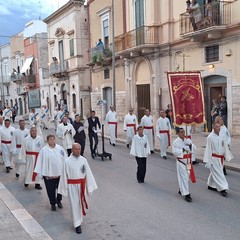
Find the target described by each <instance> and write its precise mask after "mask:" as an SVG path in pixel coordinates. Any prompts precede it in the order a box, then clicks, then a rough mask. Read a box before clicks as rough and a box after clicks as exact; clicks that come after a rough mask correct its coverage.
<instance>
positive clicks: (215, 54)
mask: <svg viewBox="0 0 240 240" xmlns="http://www.w3.org/2000/svg"><path fill="white" fill-rule="evenodd" d="M205 61H206V63H210V62H217V61H219V45H214V46H208V47H205Z"/></svg>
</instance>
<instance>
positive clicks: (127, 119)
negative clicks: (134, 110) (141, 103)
mask: <svg viewBox="0 0 240 240" xmlns="http://www.w3.org/2000/svg"><path fill="white" fill-rule="evenodd" d="M128 124H136V128H137V127H138V123H137V117H136V116H135V115H134V114H132V115H130V114H129V113H128V114H127V115H126V116H125V118H124V130H127V127H128V126H127V125H128Z"/></svg>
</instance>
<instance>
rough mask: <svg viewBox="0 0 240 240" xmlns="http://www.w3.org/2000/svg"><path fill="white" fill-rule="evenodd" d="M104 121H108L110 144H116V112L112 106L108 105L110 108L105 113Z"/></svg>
mask: <svg viewBox="0 0 240 240" xmlns="http://www.w3.org/2000/svg"><path fill="white" fill-rule="evenodd" d="M106 122H107V123H108V128H109V133H110V144H111V145H113V146H116V138H117V124H118V123H117V113H116V112H115V111H114V108H113V106H110V110H109V111H108V113H107V115H106Z"/></svg>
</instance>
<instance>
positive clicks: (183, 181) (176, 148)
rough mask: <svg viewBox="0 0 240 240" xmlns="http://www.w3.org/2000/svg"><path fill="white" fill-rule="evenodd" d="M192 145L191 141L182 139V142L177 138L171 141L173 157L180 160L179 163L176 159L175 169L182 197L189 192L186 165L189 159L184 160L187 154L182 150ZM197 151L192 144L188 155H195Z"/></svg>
mask: <svg viewBox="0 0 240 240" xmlns="http://www.w3.org/2000/svg"><path fill="white" fill-rule="evenodd" d="M190 144H192V141H191V139H187V138H184V140H182V139H181V138H180V137H178V138H177V139H176V140H174V141H173V146H172V152H173V155H174V156H176V157H177V158H180V161H181V162H180V161H179V160H178V159H177V161H176V167H177V177H178V185H179V189H180V191H181V194H182V196H186V195H188V194H189V193H190V192H189V172H188V170H187V164H188V163H190V159H188V158H186V157H185V158H184V155H186V154H187V152H185V151H183V148H184V147H186V146H188V145H190ZM196 150H197V148H196V146H195V145H194V144H192V149H191V151H190V152H189V153H192V154H193V153H195V152H196Z"/></svg>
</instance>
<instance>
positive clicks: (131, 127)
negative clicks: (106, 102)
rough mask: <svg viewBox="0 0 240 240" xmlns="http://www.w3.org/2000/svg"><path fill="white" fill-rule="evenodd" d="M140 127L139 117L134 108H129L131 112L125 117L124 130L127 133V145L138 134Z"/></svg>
mask: <svg viewBox="0 0 240 240" xmlns="http://www.w3.org/2000/svg"><path fill="white" fill-rule="evenodd" d="M137 128H138V122H137V117H136V116H135V115H134V114H133V109H132V108H130V109H129V113H128V114H127V115H126V116H125V118H124V128H123V129H124V131H125V132H126V133H127V141H126V143H127V147H128V148H129V144H131V142H132V139H133V137H134V136H135V134H136V130H137Z"/></svg>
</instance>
